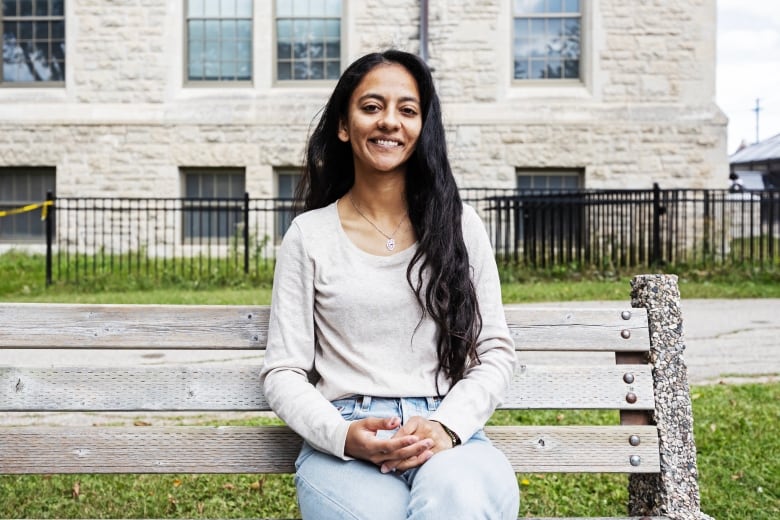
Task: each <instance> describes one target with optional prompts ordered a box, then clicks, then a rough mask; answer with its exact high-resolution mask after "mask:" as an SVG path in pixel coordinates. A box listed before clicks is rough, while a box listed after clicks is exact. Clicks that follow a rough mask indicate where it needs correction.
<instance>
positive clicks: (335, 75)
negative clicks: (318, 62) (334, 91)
mask: <svg viewBox="0 0 780 520" xmlns="http://www.w3.org/2000/svg"><path fill="white" fill-rule="evenodd" d="M325 67H326V78H325V79H339V76H340V75H341V70H340V69H341V66H340V65H339V62H337V61H335V62H334V61H329V62H327V63H326V64H325Z"/></svg>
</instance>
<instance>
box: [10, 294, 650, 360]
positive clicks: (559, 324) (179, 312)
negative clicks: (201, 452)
mask: <svg viewBox="0 0 780 520" xmlns="http://www.w3.org/2000/svg"><path fill="white" fill-rule="evenodd" d="M33 309H34V311H33ZM623 312H629V313H630V317H629V318H628V319H623V317H622V313H623ZM268 314H269V309H268V307H265V306H261V307H242V306H237V305H211V306H209V305H198V306H188V305H143V306H140V305H86V304H82V305H77V304H76V305H69V304H56V303H50V304H40V303H36V304H20V303H13V304H7V303H6V304H2V303H0V323H2V324H3V329H2V330H1V331H0V348H23V349H46V348H52V347H56V348H58V349H181V350H194V349H203V350H262V349H264V348H265V345H266V341H267V339H268V337H267V332H268ZM506 316H507V321H508V323H509V327H510V332H511V333H512V337H513V338H514V340H515V344H516V347H517V349H518V350H541V351H558V350H561V351H577V350H579V351H598V352H646V351H647V350H648V348H649V346H648V345H649V342H648V332H647V331H648V329H647V314H646V312H645V310H644V309H628V310H625V309H623V310H621V309H576V310H575V309H558V308H514V309H513V308H512V307H511V306H508V307H507V310H506ZM44 323H45V324H46V325H45V326H43V327H42V326H41V324H44ZM31 330H34V331H35V334H30V331H31ZM624 331H628V332H629V333H630V334H629V335H628V337H624V336H623V334H624ZM572 338H577V341H576V342H572Z"/></svg>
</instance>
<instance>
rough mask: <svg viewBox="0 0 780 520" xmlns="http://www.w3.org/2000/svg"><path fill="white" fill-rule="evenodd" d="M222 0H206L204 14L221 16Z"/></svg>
mask: <svg viewBox="0 0 780 520" xmlns="http://www.w3.org/2000/svg"><path fill="white" fill-rule="evenodd" d="M219 2H220V0H204V8H203V15H204V16H207V17H209V18H214V17H217V16H219Z"/></svg>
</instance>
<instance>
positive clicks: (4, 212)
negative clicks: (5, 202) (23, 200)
mask: <svg viewBox="0 0 780 520" xmlns="http://www.w3.org/2000/svg"><path fill="white" fill-rule="evenodd" d="M53 205H54V201H53V200H47V201H46V202H39V203H36V204H28V205H26V206H22V207H21V208H14V209H8V210H0V217H9V216H11V215H18V214H20V213H27V212H28V211H35V210H36V209H38V208H43V211H41V220H46V214H47V213H48V212H49V206H53Z"/></svg>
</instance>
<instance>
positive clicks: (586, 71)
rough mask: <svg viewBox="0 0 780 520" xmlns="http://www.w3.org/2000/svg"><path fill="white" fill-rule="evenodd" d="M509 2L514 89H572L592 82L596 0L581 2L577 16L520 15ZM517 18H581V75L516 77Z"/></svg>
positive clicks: (558, 14)
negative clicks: (591, 68)
mask: <svg viewBox="0 0 780 520" xmlns="http://www.w3.org/2000/svg"><path fill="white" fill-rule="evenodd" d="M508 1H509V14H510V16H509V20H510V29H509V34H510V42H509V43H510V51H509V74H510V78H511V84H512V86H513V87H522V86H528V87H541V86H544V87H558V86H563V87H571V86H580V87H581V86H583V85H587V84H588V83H589V82H590V64H591V58H590V54H589V52H590V49H591V47H592V37H593V28H592V24H591V9H592V6H591V5H590V4H591V3H592V2H593V1H594V0H579V13H578V14H577V15H573V14H569V13H565V12H561V13H554V12H549V11H545V12H542V13H529V14H522V15H518V14H517V13H516V12H515V2H514V0H508ZM517 18H541V19H548V18H561V19H565V18H579V20H580V41H579V46H580V53H579V75H578V77H577V78H529V79H522V78H516V77H515V58H516V57H515V50H514V46H515V37H516V33H515V20H516V19H517Z"/></svg>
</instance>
